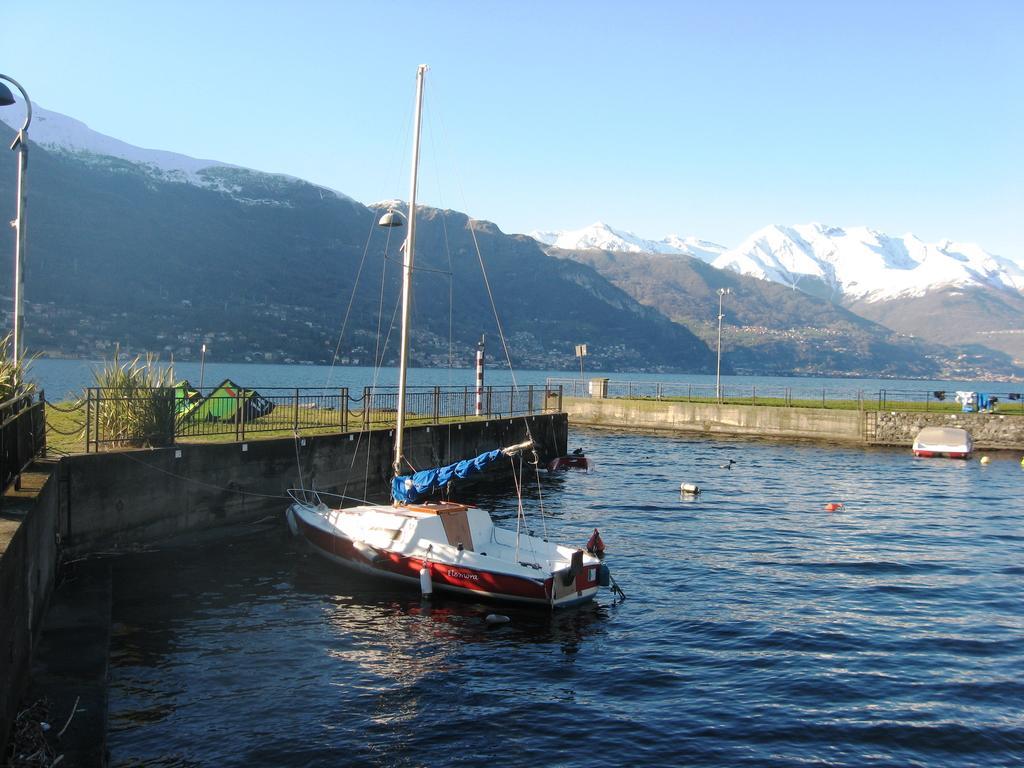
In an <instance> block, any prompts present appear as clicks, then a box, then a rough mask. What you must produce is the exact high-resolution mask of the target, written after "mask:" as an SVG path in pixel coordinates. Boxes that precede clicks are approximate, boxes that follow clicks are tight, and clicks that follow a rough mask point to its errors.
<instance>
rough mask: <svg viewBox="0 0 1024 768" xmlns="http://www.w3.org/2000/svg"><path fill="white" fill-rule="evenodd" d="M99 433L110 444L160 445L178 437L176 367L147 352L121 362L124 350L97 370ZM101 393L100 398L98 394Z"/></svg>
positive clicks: (96, 437) (103, 440) (95, 379)
mask: <svg viewBox="0 0 1024 768" xmlns="http://www.w3.org/2000/svg"><path fill="white" fill-rule="evenodd" d="M93 380H94V381H95V387H96V388H97V393H96V395H94V405H93V407H94V408H95V409H96V411H95V413H96V418H95V423H96V425H97V427H96V429H97V434H95V435H93V436H92V439H94V440H97V441H98V442H101V443H105V444H107V445H133V446H149V447H154V446H159V445H167V444H168V443H170V442H172V441H173V439H174V389H173V386H174V366H173V365H167V366H161V365H160V364H159V358H158V357H157V356H156V355H153V354H147V355H146V357H145V360H143V358H142V357H141V356H138V355H137V356H136V357H135V358H134V359H133V360H130V361H126V362H121V360H120V350H119V349H115V350H114V357H113V359H112V360H111V361H110V362H108V363H106V364H104V366H103V367H102V368H99V369H93ZM97 396H98V397H97Z"/></svg>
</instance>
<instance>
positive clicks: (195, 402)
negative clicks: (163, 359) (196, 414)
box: [174, 379, 203, 420]
mask: <svg viewBox="0 0 1024 768" xmlns="http://www.w3.org/2000/svg"><path fill="white" fill-rule="evenodd" d="M202 401H203V396H202V394H200V393H199V390H197V389H195V388H194V387H193V386H192V385H191V384H189V383H188V379H182V380H181V381H179V382H178V383H177V384H175V385H174V414H175V416H176V417H177V418H178V419H179V420H182V419H185V418H187V417H188V415H189V414H190V413H192V411H194V410H195V409H196V408H197V407H198V406H199V404H200V403H201V402H202Z"/></svg>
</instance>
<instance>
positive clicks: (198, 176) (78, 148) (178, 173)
mask: <svg viewBox="0 0 1024 768" xmlns="http://www.w3.org/2000/svg"><path fill="white" fill-rule="evenodd" d="M15 98H16V99H17V97H15ZM24 115H25V113H24V109H23V103H22V102H21V100H20V99H18V107H17V108H12V109H3V110H0V121H2V122H4V123H6V124H7V125H8V126H9V127H10V128H11V129H12V130H15V131H17V130H18V129H20V128H21V124H22V122H24ZM28 135H29V140H30V141H31V142H32V143H34V144H38V145H39V146H42V147H45V148H46V149H47V150H49V151H52V152H65V153H68V154H72V155H75V156H76V157H77V158H78V159H80V160H85V161H88V160H90V159H92V160H93V161H95V162H98V163H106V162H109V161H108V160H106V159H105V158H110V157H113V158H117V159H119V160H126V161H128V162H130V163H134V164H135V165H138V166H139V167H140V168H142V169H143V170H144V171H146V172H147V173H149V174H151V175H153V176H156V177H159V178H160V179H162V180H163V181H176V182H182V183H188V184H195V185H197V186H202V187H208V188H213V189H218V190H220V191H223V192H226V193H229V194H234V193H237V192H238V191H239V188H238V183H237V182H238V179H239V177H238V176H237V175H231V176H225V175H224V174H223V173H220V171H241V172H245V173H251V174H260V175H262V176H264V177H274V178H277V179H280V180H286V181H287V180H290V181H299V179H296V178H295V177H292V176H288V175H285V174H271V173H264V172H262V171H250V170H249V169H244V168H240V167H239V166H237V165H231V164H230V163H222V162H220V161H219V160H203V159H200V158H195V157H189V156H188V155H182V154H178V153H177V152H168V151H165V150H162V149H145V148H143V147H136V146H134V145H132V144H128V143H127V142H124V141H121V140H120V139H115V138H113V137H111V136H106V135H104V134H102V133H99V132H97V131H94V130H92V129H91V128H90V127H89V126H87V125H86V124H85V123H83V122H81V121H79V120H75V119H74V118H72V117H68V116H67V115H62V114H60V113H59V112H52V111H50V110H48V109H44V108H42V107H40V106H39V105H38V104H35V103H33V104H32V124H31V125H30V126H29V129H28ZM323 189H325V191H330V192H332V193H333V194H335V195H337V196H338V197H340V198H342V199H346V200H349V199H351V198H348V197H347V196H346V195H343V194H341V193H340V192H337V191H335V190H326V188H323ZM250 202H252V201H251V200H250Z"/></svg>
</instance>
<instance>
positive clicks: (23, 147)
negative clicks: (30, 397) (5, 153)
mask: <svg viewBox="0 0 1024 768" xmlns="http://www.w3.org/2000/svg"><path fill="white" fill-rule="evenodd" d="M0 80H6V81H7V82H9V83H11V84H12V85H13V86H14V87H15V88H17V89H18V90H19V91H21V95H22V98H24V99H25V122H24V124H23V125H22V126H21V130H20V131H18V134H17V136H15V137H14V141H13V142H11V149H12V150H17V152H18V213H17V217H16V218H15V219H14V221H12V222H11V226H13V227H14V232H15V234H14V339H13V341H14V349H13V351H12V354H13V356H14V364H15V366H17V365H18V363H19V362H20V361H21V359H22V354H23V352H24V350H23V349H22V346H23V345H24V339H23V338H22V333H21V331H22V322H23V321H24V318H23V314H24V313H23V312H22V306H23V304H24V301H25V284H24V281H25V273H24V271H23V270H22V263H21V261H22V258H23V255H24V253H25V171H26V169H27V168H28V124H29V123H31V122H32V102H31V101H29V98H28V94H27V93H26V92H25V89H24V88H22V87H21V85H20V84H19V83H18V81H17V80H14V79H13V78H10V77H8V76H7V75H0ZM14 103H15V100H14V94H12V93H11V89H10V88H8V87H7V86H6V85H4V84H3V83H2V82H0V107H9V106H10V105H11V104H14Z"/></svg>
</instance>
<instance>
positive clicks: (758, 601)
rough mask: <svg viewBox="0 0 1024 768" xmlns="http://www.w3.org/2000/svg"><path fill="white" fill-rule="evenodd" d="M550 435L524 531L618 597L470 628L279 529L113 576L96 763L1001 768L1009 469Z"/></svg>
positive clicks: (1015, 672)
mask: <svg viewBox="0 0 1024 768" xmlns="http://www.w3.org/2000/svg"><path fill="white" fill-rule="evenodd" d="M571 440H572V442H571V446H573V447H575V446H576V445H583V446H585V447H586V448H587V452H588V454H590V455H591V456H592V457H593V458H594V459H595V461H596V463H597V470H596V471H595V472H593V473H591V474H578V473H573V474H562V475H558V476H546V477H543V478H542V480H543V495H544V500H545V505H546V508H547V512H548V518H547V526H548V531H549V532H550V533H551V535H552V536H553V537H555V538H557V539H559V540H562V541H565V542H576V543H581V544H582V543H583V542H584V541H585V540H586V538H587V536H588V535H589V533H590V531H591V529H592V528H593V527H594V526H597V527H599V528H600V529H601V532H602V535H603V537H604V540H605V542H606V544H607V545H608V550H609V554H608V561H609V563H610V566H611V570H612V574H613V575H614V576H615V578H616V580H617V581H618V582H619V584H620V585H621V586H622V587H623V589H624V590H625V591H626V593H627V595H628V599H627V600H625V601H624V602H621V603H613V601H612V596H611V595H610V594H609V593H608V592H603V593H602V595H601V596H600V598H599V600H598V602H597V604H596V605H593V606H590V607H587V608H584V609H580V610H572V611H568V612H564V613H561V612H560V613H557V614H555V615H553V616H551V615H548V614H545V613H543V612H541V613H530V612H522V611H513V612H510V611H507V610H506V611H505V612H506V613H508V614H509V615H510V616H511V618H512V622H511V623H510V624H507V625H504V626H500V627H491V626H489V625H488V624H486V623H485V621H484V617H485V615H486V614H487V613H488V612H490V611H492V610H493V608H492V607H490V606H486V605H482V604H474V603H471V602H464V601H459V600H456V599H452V598H447V599H435V601H434V602H433V604H429V605H428V604H423V603H421V602H420V600H419V597H418V595H417V594H415V593H414V592H410V591H408V590H406V589H405V588H394V587H391V586H379V585H375V584H373V583H370V582H367V581H365V580H361V579H359V578H356V577H353V576H350V575H348V574H347V572H345V571H342V570H338V569H336V568H335V567H333V566H331V565H329V564H327V563H325V562H323V561H321V560H319V559H317V558H315V557H314V556H311V555H307V554H306V553H304V552H303V551H302V550H300V549H299V548H297V547H296V546H295V545H294V544H293V542H292V541H291V540H290V539H289V538H288V536H287V534H286V532H285V531H284V529H283V526H279V527H275V528H271V529H270V530H263V531H262V532H259V533H254V534H253V535H250V536H247V537H243V538H241V539H237V540H235V541H233V542H231V543H222V544H219V545H216V546H212V547H206V548H201V549H193V550H188V551H177V552H164V553H158V554H155V555H147V556H133V557H126V558H121V559H118V560H116V561H115V601H114V621H115V626H114V633H115V634H114V639H113V647H112V659H111V669H110V682H111V689H110V728H111V732H110V734H109V747H110V751H111V755H112V762H113V764H114V765H162V766H172V765H173V766H186V765H187V766H193V765H204V766H205V765H214V766H339V765H368V766H447V765H471V766H475V765H487V766H495V765H500V766H535V765H545V766H581V767H582V766H587V767H588V768H589V767H590V766H594V765H629V766H634V765H636V766H679V765H709V766H754V765H757V766H779V765H801V766H803V765H842V766H865V765H870V766H882V765H885V766H908V765H921V766H935V765H955V766H961V765H970V766H990V765H991V766H1004V765H1019V764H1021V762H1022V761H1024V673H1022V670H1024V591H1022V583H1024V554H1022V551H1024V549H1022V545H1024V503H1022V502H1021V497H1022V489H1024V469H1022V467H1021V466H1020V465H1019V461H1020V456H1012V457H1011V456H993V457H992V461H991V463H990V464H988V465H987V466H986V465H982V464H981V463H980V462H979V461H977V460H974V461H970V462H958V461H950V460H937V459H931V460H925V459H915V458H913V457H912V456H910V455H909V451H906V450H859V449H850V448H839V447H822V446H818V445H808V444H778V443H753V442H738V441H735V442H727V441H712V440H702V439H697V438H692V439H691V438H684V439H673V438H668V437H646V436H636V435H620V434H614V433H600V432H575V433H574V434H573V435H572V437H571ZM729 458H733V459H735V460H736V463H735V465H734V466H733V468H732V469H731V470H725V469H722V468H721V465H722V464H723V463H724V462H726V461H727V459H729ZM683 481H687V482H696V483H698V484H699V485H700V486H701V487H702V488H703V489H704V491H703V493H702V494H701V495H700V496H698V497H697V498H695V499H692V498H681V497H680V494H679V490H678V489H679V484H680V482H683ZM477 500H478V501H479V502H480V503H482V504H485V505H487V506H489V507H491V508H492V509H494V510H495V515H496V517H499V518H503V519H505V520H509V521H511V520H514V516H515V504H514V501H513V500H512V499H511V498H508V497H503V496H496V495H491V496H485V497H482V498H478V499H477ZM828 502H842V503H843V504H844V505H845V506H844V508H843V509H842V511H840V512H833V513H830V512H826V511H825V510H824V508H823V507H824V505H825V504H826V503H828ZM532 521H533V523H534V528H535V529H536V530H538V531H539V530H541V527H542V525H541V521H540V518H538V517H536V516H534V517H533V518H532Z"/></svg>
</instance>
